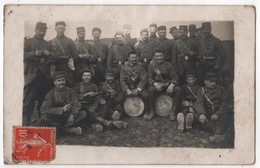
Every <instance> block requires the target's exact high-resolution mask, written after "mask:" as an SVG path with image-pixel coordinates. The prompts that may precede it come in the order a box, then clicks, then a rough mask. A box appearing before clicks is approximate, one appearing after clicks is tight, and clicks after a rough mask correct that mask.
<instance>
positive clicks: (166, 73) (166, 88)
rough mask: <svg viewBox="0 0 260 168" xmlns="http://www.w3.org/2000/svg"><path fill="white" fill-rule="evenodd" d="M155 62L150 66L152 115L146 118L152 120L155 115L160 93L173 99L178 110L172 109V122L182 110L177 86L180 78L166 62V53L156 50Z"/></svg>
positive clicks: (150, 105) (150, 104)
mask: <svg viewBox="0 0 260 168" xmlns="http://www.w3.org/2000/svg"><path fill="white" fill-rule="evenodd" d="M154 54H155V55H154V61H151V62H150V64H149V66H148V83H149V93H150V95H149V108H150V113H146V114H145V115H144V118H145V119H147V120H151V119H152V118H153V116H154V114H155V110H154V109H155V100H156V98H157V97H158V96H159V94H160V93H166V94H168V95H170V96H171V97H172V98H173V101H174V103H175V104H176V106H175V107H176V108H172V111H171V113H170V120H175V119H176V112H177V111H178V110H180V109H179V108H180V107H179V106H180V101H181V89H180V87H178V86H177V84H178V83H177V82H178V77H177V74H176V72H175V71H174V68H173V66H172V65H171V64H170V63H168V62H166V61H165V60H164V52H163V51H162V50H159V49H157V50H155V53H154Z"/></svg>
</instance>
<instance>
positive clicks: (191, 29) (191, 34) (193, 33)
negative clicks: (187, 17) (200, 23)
mask: <svg viewBox="0 0 260 168" xmlns="http://www.w3.org/2000/svg"><path fill="white" fill-rule="evenodd" d="M189 38H190V40H195V41H197V37H196V25H195V24H190V25H189Z"/></svg>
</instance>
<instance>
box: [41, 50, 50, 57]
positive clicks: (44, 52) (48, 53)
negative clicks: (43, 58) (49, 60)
mask: <svg viewBox="0 0 260 168" xmlns="http://www.w3.org/2000/svg"><path fill="white" fill-rule="evenodd" d="M43 54H44V55H47V56H49V55H51V53H50V52H49V51H48V50H43Z"/></svg>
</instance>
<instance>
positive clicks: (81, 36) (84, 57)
mask: <svg viewBox="0 0 260 168" xmlns="http://www.w3.org/2000/svg"><path fill="white" fill-rule="evenodd" d="M85 32H86V31H85V28H84V27H78V28H77V36H78V38H77V39H76V40H75V41H74V43H75V45H76V47H77V50H78V54H79V58H78V59H79V61H78V62H77V64H76V66H75V68H76V82H79V81H81V76H80V74H81V71H82V70H84V69H86V68H87V69H90V70H91V73H92V74H93V75H94V74H95V66H94V64H93V63H94V62H96V61H97V60H96V57H95V56H94V51H93V49H92V46H91V45H90V44H89V43H88V42H87V41H85Z"/></svg>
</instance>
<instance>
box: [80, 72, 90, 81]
mask: <svg viewBox="0 0 260 168" xmlns="http://www.w3.org/2000/svg"><path fill="white" fill-rule="evenodd" d="M90 80H91V73H90V72H84V73H83V75H82V81H83V82H86V83H87V82H90Z"/></svg>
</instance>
